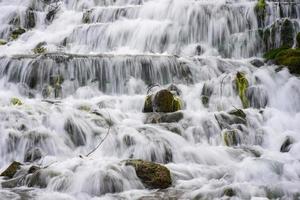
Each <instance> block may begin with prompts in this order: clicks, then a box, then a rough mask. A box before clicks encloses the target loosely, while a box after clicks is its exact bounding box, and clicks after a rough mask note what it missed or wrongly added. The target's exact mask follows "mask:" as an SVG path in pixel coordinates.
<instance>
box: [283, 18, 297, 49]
mask: <svg viewBox="0 0 300 200" xmlns="http://www.w3.org/2000/svg"><path fill="white" fill-rule="evenodd" d="M281 44H282V45H281V46H282V47H287V48H291V47H292V46H293V44H294V25H293V23H292V22H291V20H289V19H285V20H284V22H283V24H282V27H281Z"/></svg>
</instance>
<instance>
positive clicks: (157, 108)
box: [143, 89, 182, 113]
mask: <svg viewBox="0 0 300 200" xmlns="http://www.w3.org/2000/svg"><path fill="white" fill-rule="evenodd" d="M181 109H182V101H181V99H180V97H179V96H177V95H175V94H173V93H172V92H171V91H170V90H167V89H162V90H159V91H158V92H156V93H154V94H151V95H147V96H146V99H145V103H144V109H143V112H163V113H168V112H176V111H178V110H181Z"/></svg>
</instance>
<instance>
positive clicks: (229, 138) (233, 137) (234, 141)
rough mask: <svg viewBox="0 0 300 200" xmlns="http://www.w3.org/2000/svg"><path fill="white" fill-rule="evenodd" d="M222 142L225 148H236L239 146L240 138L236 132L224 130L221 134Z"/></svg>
mask: <svg viewBox="0 0 300 200" xmlns="http://www.w3.org/2000/svg"><path fill="white" fill-rule="evenodd" d="M223 141H224V143H225V145H226V146H229V147H230V146H237V145H238V144H240V138H239V135H238V132H237V130H225V131H224V133H223Z"/></svg>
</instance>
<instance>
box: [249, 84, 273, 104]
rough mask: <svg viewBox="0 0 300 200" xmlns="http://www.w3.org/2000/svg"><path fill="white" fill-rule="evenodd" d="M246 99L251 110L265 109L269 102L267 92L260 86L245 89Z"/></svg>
mask: <svg viewBox="0 0 300 200" xmlns="http://www.w3.org/2000/svg"><path fill="white" fill-rule="evenodd" d="M246 97H247V99H248V100H249V103H250V106H251V107H253V108H257V109H260V108H265V107H266V106H267V104H268V102H269V98H268V94H267V91H266V90H265V89H264V88H262V87H261V86H251V87H249V88H248V89H247V92H246Z"/></svg>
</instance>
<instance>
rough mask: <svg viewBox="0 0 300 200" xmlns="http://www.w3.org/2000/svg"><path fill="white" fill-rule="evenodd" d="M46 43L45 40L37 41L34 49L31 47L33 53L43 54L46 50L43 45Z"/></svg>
mask: <svg viewBox="0 0 300 200" xmlns="http://www.w3.org/2000/svg"><path fill="white" fill-rule="evenodd" d="M46 44H47V43H46V42H40V43H38V44H37V45H36V46H35V47H34V49H32V51H33V53H35V54H43V53H46V52H47V48H46V47H44V46H45V45H46Z"/></svg>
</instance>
